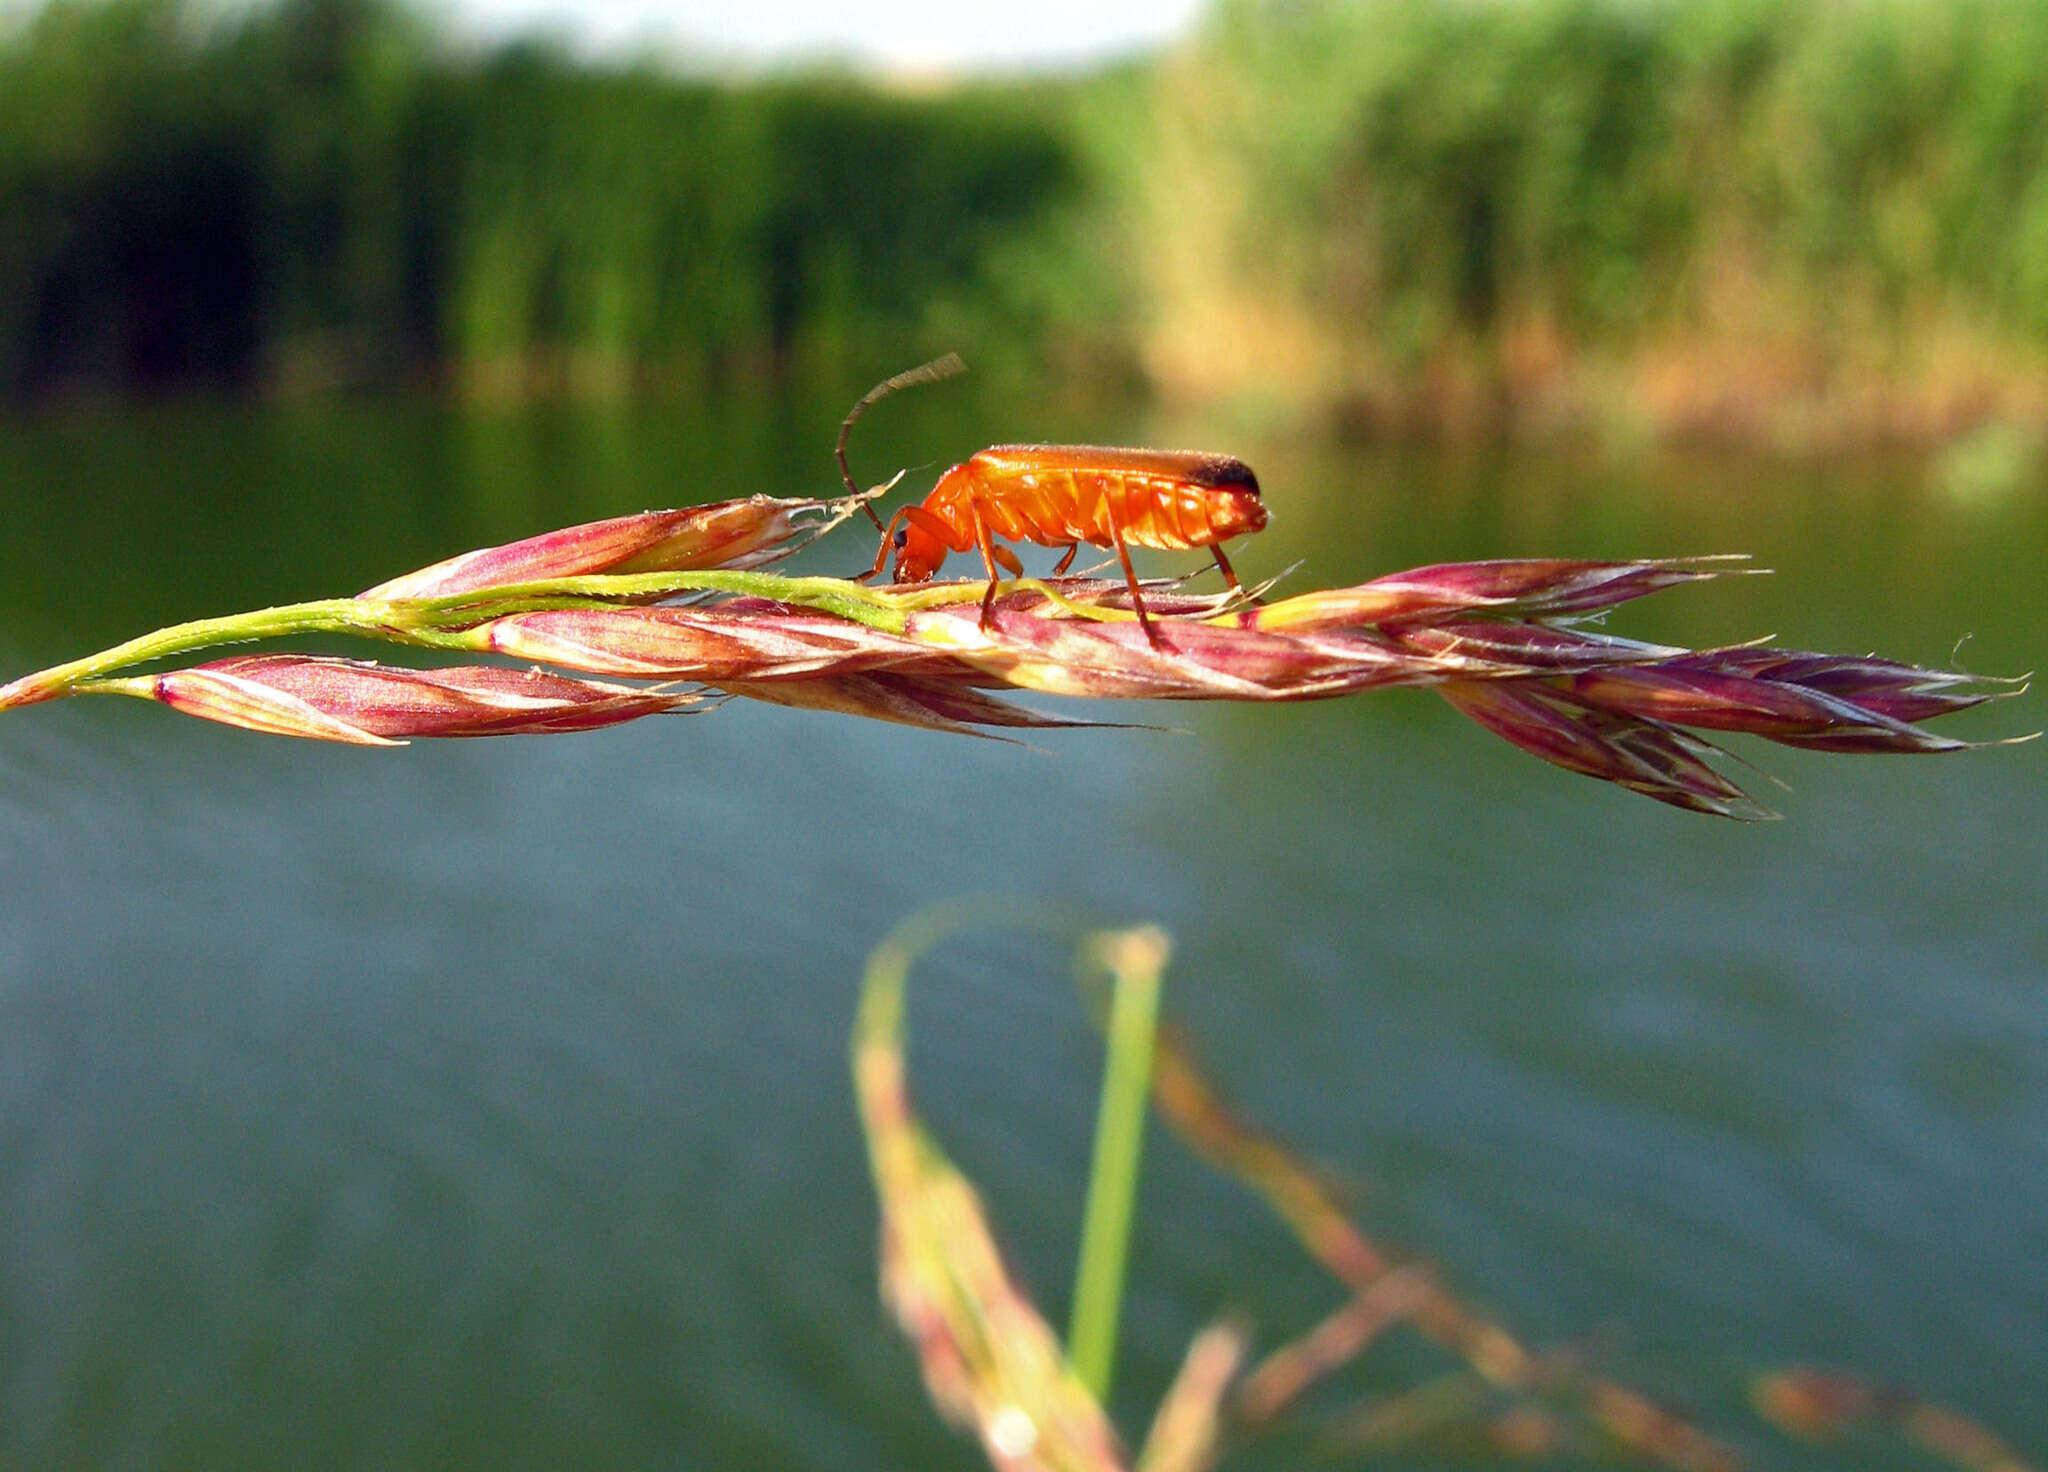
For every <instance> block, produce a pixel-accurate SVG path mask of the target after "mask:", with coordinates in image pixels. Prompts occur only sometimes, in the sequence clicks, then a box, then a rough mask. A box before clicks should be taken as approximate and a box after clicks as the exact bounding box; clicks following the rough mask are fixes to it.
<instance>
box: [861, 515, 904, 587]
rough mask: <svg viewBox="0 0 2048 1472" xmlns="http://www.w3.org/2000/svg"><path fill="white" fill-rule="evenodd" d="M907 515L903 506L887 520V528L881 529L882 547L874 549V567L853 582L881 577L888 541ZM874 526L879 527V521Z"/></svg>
mask: <svg viewBox="0 0 2048 1472" xmlns="http://www.w3.org/2000/svg"><path fill="white" fill-rule="evenodd" d="M909 514H910V508H909V507H908V506H904V507H901V508H900V509H898V511H897V512H896V514H895V515H894V516H892V517H890V518H889V524H888V526H886V527H883V528H882V545H881V546H879V547H877V548H876V549H875V565H874V566H873V567H871V568H869V569H868V570H867V571H866V572H864V573H862V574H861V575H860V576H859V577H857V578H855V579H854V581H855V582H856V583H864V582H866V581H867V580H868V579H869V578H872V577H879V576H881V572H882V565H883V564H884V563H886V562H887V561H888V560H889V550H890V549H889V539H890V538H891V537H893V536H895V535H896V528H897V527H898V526H899V525H901V524H902V521H903V518H904V517H906V516H908V515H909ZM876 525H877V526H880V525H881V523H880V521H879V520H877V522H876Z"/></svg>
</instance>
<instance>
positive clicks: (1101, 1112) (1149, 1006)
mask: <svg viewBox="0 0 2048 1472" xmlns="http://www.w3.org/2000/svg"><path fill="white" fill-rule="evenodd" d="M1092 953H1093V954H1092V957H1091V959H1093V960H1094V961H1096V962H1098V963H1099V964H1101V965H1102V966H1104V967H1105V968H1106V969H1107V970H1108V971H1109V973H1110V975H1111V977H1112V989H1111V994H1110V1007H1109V1027H1108V1034H1107V1056H1106V1060H1105V1064H1104V1067H1103V1075H1102V1097H1101V1101H1100V1103H1099V1105H1098V1107H1097V1110H1096V1116H1095V1150H1094V1157H1093V1159H1092V1161H1091V1163H1090V1166H1089V1173H1088V1198H1087V1203H1086V1205H1085V1207H1084V1209H1083V1214H1082V1219H1081V1251H1080V1260H1079V1263H1078V1265H1077V1267H1076V1269H1075V1275H1074V1311H1073V1319H1072V1322H1071V1325H1070V1327H1069V1330H1068V1333H1067V1357H1068V1359H1069V1360H1070V1361H1071V1362H1072V1364H1073V1367H1074V1373H1075V1374H1076V1375H1077V1376H1079V1377H1080V1380H1081V1383H1082V1384H1083V1385H1086V1386H1087V1387H1088V1388H1089V1390H1090V1391H1092V1392H1093V1393H1094V1395H1095V1397H1096V1398H1097V1399H1098V1400H1100V1401H1104V1402H1107V1401H1108V1399H1109V1388H1110V1381H1111V1377H1112V1374H1113V1371H1114V1368H1115V1361H1116V1336H1117V1324H1118V1319H1119V1317H1120V1314H1121V1311H1122V1307H1123V1290H1124V1264H1125V1261H1126V1259H1127V1258H1128V1255H1129V1249H1130V1236H1131V1211H1132V1206H1133V1203H1134V1202H1135V1200H1136V1198H1137V1193H1138V1169H1139V1165H1140V1162H1141V1159H1142V1156H1143V1153H1144V1144H1145V1117H1146V1114H1147V1101H1148V1096H1149V1093H1150V1089H1151V1081H1152V1045H1153V1037H1154V1035H1155V1033H1156V1032H1157V1030H1158V1021H1159V991H1160V983H1161V977H1162V975H1163V973H1164V971H1165V969H1166V954H1167V945H1166V936H1165V933H1164V932H1163V931H1159V930H1155V929H1150V928H1145V929H1139V930H1131V931H1124V932H1121V933H1119V934H1116V935H1111V936H1105V937H1102V938H1100V939H1099V940H1098V941H1097V943H1096V944H1095V946H1094V947H1092Z"/></svg>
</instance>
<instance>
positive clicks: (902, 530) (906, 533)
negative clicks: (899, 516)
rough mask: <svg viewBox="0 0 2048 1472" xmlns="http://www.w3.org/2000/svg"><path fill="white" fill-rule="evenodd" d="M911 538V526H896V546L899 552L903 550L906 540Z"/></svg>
mask: <svg viewBox="0 0 2048 1472" xmlns="http://www.w3.org/2000/svg"><path fill="white" fill-rule="evenodd" d="M909 540H910V528H909V527H907V526H899V527H897V528H896V536H895V546H896V550H897V551H898V552H901V551H902V550H903V544H904V543H905V542H907V541H909Z"/></svg>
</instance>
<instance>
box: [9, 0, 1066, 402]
mask: <svg viewBox="0 0 2048 1472" xmlns="http://www.w3.org/2000/svg"><path fill="white" fill-rule="evenodd" d="M205 17H206V12H204V11H202V9H201V8H200V7H197V6H190V5H184V4H181V3H179V0H111V3H59V4H56V5H53V6H51V7H49V8H48V9H46V10H44V11H42V12H40V13H39V14H38V15H37V16H36V17H35V18H34V19H33V20H32V21H30V22H29V23H27V24H25V25H24V26H23V27H22V28H21V29H20V30H19V31H18V32H17V33H16V34H14V35H13V36H11V37H9V38H7V39H6V41H5V42H4V44H0V220H4V221H5V222H6V224H5V229H4V234H0V391H4V392H5V393H6V394H8V395H9V396H12V397H14V398H16V399H21V398H36V397H40V396H45V395H48V394H52V393H65V392H70V391H76V390H81V389H83V390H107V389H111V390H116V391H119V390H149V389H155V388H160V387H166V386H183V385H207V386H219V387H228V388H249V387H258V386H266V387H267V386H282V387H286V388H291V387H321V386H326V385H332V384H336V383H352V382H363V381H370V382H385V381H390V380H393V379H397V380H400V381H405V380H408V379H413V378H427V379H434V378H445V379H447V380H449V381H451V382H455V383H459V384H465V385H468V386H470V387H473V388H478V389H482V390H485V391H493V390H504V389H511V390H527V389H533V388H540V389H551V388H557V387H568V388H572V389H576V390H583V391H591V392H598V393H610V392H614V391H619V390H624V389H630V388H634V387H638V386H645V385H649V384H654V385H660V384H663V383H671V382H675V383H682V384H687V385H694V384H698V383H702V382H705V381H708V380H716V379H720V378H727V377H734V376H746V377H760V376H764V375H771V374H775V375H781V374H788V373H791V372H794V371H805V370H817V371H825V372H830V371H833V370H834V369H835V368H838V367H840V366H841V363H842V360H845V359H856V360H861V361H863V362H865V360H867V359H871V358H877V355H878V354H880V355H881V356H880V357H879V359H878V360H879V361H892V362H893V361H894V360H895V359H896V358H898V357H900V356H901V354H902V353H903V352H904V351H905V350H906V348H905V343H906V342H911V343H917V342H933V343H940V342H952V341H957V340H959V339H960V338H961V337H963V336H968V335H971V336H973V337H974V338H975V339H976V340H977V341H980V340H983V339H988V338H999V339H1006V340H1015V339H1017V338H1018V337H1020V336H1022V337H1024V338H1027V339H1028V338H1031V337H1032V336H1033V335H1034V334H1039V333H1042V331H1043V323H1044V322H1045V321H1046V313H1045V311H1044V309H1043V306H1044V304H1043V303H1042V302H1041V301H1040V300H1039V299H1038V295H1037V294H1038V292H1039V291H1040V289H1041V286H1042V284H1043V280H1044V278H1043V276H1042V275H1036V276H1035V275H1034V274H1033V272H1032V271H1031V270H1030V269H1026V268H1025V267H1026V266H1027V265H1028V263H1029V261H1030V260H1031V259H1032V258H1033V256H1034V251H1033V246H1034V244H1038V245H1039V248H1038V249H1037V250H1036V251H1035V256H1036V258H1038V259H1049V258H1051V257H1053V256H1056V255H1059V254H1061V251H1060V250H1058V249H1054V248H1053V246H1054V245H1055V244H1056V242H1055V241H1054V237H1056V236H1057V235H1058V234H1059V233H1060V232H1061V231H1062V230H1063V229H1064V228H1066V226H1065V218H1064V212H1065V211H1066V210H1067V209H1068V208H1069V206H1070V205H1071V204H1072V203H1073V202H1074V201H1076V200H1077V199H1078V197H1079V194H1080V191H1081V179H1080V173H1079V168H1078V164H1077V162H1076V159H1075V156H1074V151H1073V149H1072V147H1071V145H1070V143H1069V142H1068V141H1067V139H1066V138H1065V137H1064V136H1063V132H1062V126H1061V124H1060V122H1059V120H1058V117H1057V113H1056V111H1055V107H1056V97H1054V96H1052V95H1050V94H1048V93H1047V91H1046V90H1045V89H1029V90H1027V89H1016V88H980V87H967V88H961V89H958V90H954V91H949V92H946V93H943V94H936V95H928V96H910V95H896V94H892V93H889V92H886V91H882V90H878V89H876V88H873V87H868V86H863V85H860V84H857V83H855V82H853V81H851V80H844V79H831V78H814V79H806V80H788V81H783V80H770V81H763V82H759V83H755V84H748V85H738V84H731V85H728V84H721V83H717V82H713V81H708V80H693V79H689V78H682V77H678V76H675V75H672V74H667V73H664V72H662V71H659V70H657V69H655V68H653V67H652V66H638V67H614V68H596V67H588V66H581V65H578V64H576V63H574V62H573V61H571V60H570V59H568V58H567V57H566V56H564V55H562V54H561V53H559V52H557V51H554V50H552V49H550V48H547V47H544V46H541V45H537V44H522V45H515V46H511V47H507V48H504V49H501V50H497V51H495V52H490V53H487V54H466V53H464V52H461V51H459V50H458V49H456V48H454V47H453V46H452V45H450V44H449V43H447V42H446V41H445V40H443V39H441V38H438V37H437V36H436V35H435V34H434V33H433V32H432V31H431V29H430V28H429V27H428V26H427V25H426V24H425V22H423V21H422V20H421V19H420V18H419V17H418V16H416V15H415V14H413V13H412V12H409V11H406V10H402V9H399V8H396V7H394V6H392V5H389V4H386V3H384V0H288V3H285V4H282V5H279V6H274V7H267V8H259V9H255V10H253V11H246V12H240V13H238V14H236V15H234V16H233V17H231V18H225V19H223V18H214V19H211V20H209V19H206V18H205ZM1055 90H1056V89H1055ZM1055 290H1056V294H1059V295H1063V296H1064V297H1065V298H1067V299H1068V300H1077V298H1076V290H1075V287H1074V286H1073V285H1071V284H1064V285H1059V286H1058V287H1056V289H1055ZM1081 295H1082V296H1085V292H1082V293H1081Z"/></svg>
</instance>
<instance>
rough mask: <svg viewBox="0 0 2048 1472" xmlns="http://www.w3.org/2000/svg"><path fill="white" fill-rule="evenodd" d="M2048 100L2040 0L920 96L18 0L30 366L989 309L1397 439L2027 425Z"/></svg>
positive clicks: (1245, 395) (4, 193)
mask: <svg viewBox="0 0 2048 1472" xmlns="http://www.w3.org/2000/svg"><path fill="white" fill-rule="evenodd" d="M2044 119H2048V0H1735V3H1711V4H1710V3H1704V0H1701V3H1675V0H1485V3H1469V0H1351V3H1345V0H1222V3H1220V4H1219V5H1217V7H1216V8H1215V9H1213V10H1212V12H1211V13H1210V15H1209V16H1208V17H1207V19H1206V21H1205V23H1204V25H1203V26H1202V27H1201V28H1200V30H1199V31H1198V33H1197V34H1196V35H1195V36H1194V37H1192V38H1191V39H1190V40H1189V41H1188V42H1186V43H1184V44H1183V45H1181V46H1180V47H1178V48H1176V49H1175V50H1173V51H1171V52H1169V53H1167V54H1165V55H1163V56H1160V57H1157V58H1154V59H1152V60H1149V61H1146V62H1143V63H1138V64H1132V65H1125V66H1122V67H1120V68H1116V69H1113V70H1109V71H1104V72H1099V73H1096V74H1092V75H1086V76H1081V77H1076V78H1071V79H1060V80H1046V79H1037V78H1033V79H1017V80H1009V81H985V82H974V83H963V84H959V85H954V86H945V87H939V86H929V87H924V88H920V89H908V88H904V87H893V86H889V85H885V84H882V83H878V82H875V81H871V80H863V79H859V78H856V77H850V76H828V75H806V76H787V77H785V76H770V77H761V78H751V79H732V78H711V77H702V76H687V75H681V74H679V73H678V72H677V71H676V70H675V69H674V68H673V67H668V68H664V67H660V66H657V65H655V64H653V63H651V62H650V63H646V64H638V65H610V66H596V65H590V64H584V63H579V62H576V61H574V60H572V59H570V58H569V57H567V56H566V55H564V54H562V53H560V52H558V51H555V50H552V49H550V48H549V47H547V46H544V45H540V44H536V43H524V44H519V45H514V46H510V47H506V48H501V49H498V50H494V51H478V50H473V49H472V50H465V49H463V48H461V47H458V46H456V45H455V44H454V43H452V42H451V41H450V40H448V39H447V38H446V37H444V36H441V35H439V34H438V33H437V32H436V31H435V29H434V27H433V26H432V25H431V24H430V23H429V21H427V20H426V19H424V18H423V16H422V14H421V13H418V12H415V11H412V10H409V9H405V8H401V7H400V6H399V5H397V4H396V3H394V0H286V3H283V4H279V5H273V6H269V7H261V8H256V9H253V10H235V11H231V12H220V11H217V10H209V9H205V8H202V7H201V6H199V5H197V4H187V3H182V0H60V3H58V4H55V5H52V6H50V7H49V8H47V9H45V10H43V11H41V12H39V13H37V14H36V15H35V16H34V17H32V18H31V19H29V20H26V21H24V22H21V23H19V24H18V25H17V26H16V27H15V29H14V30H13V31H12V32H11V33H9V34H7V35H6V36H4V37H0V394H4V395H5V396H7V397H9V398H12V399H14V400H16V401H22V400H35V399H38V398H45V397H49V396H53V395H58V396H61V395H66V394H70V393H75V392H80V391H84V392H106V391H112V392H125V391H137V390H144V391H146V390H153V389H159V388H166V387H178V388H183V387H189V386H211V387H222V388H229V389H250V390H257V389H260V390H285V391H291V390H302V389H316V388H323V387H332V386H337V385H348V384H354V383H387V382H393V381H396V382H401V383H418V384H426V385H434V386H447V387H452V388H456V389H460V390H463V391H466V392H470V393H476V394H485V395H497V394H510V395H519V394H525V393H531V392H535V391H541V392H554V391H565V390H566V391H569V392H574V393H581V394H593V395H600V396H610V395H615V394H619V393H624V392H631V391H638V390H644V389H649V388H655V389H660V388H683V389H697V388H703V387H717V386H721V385H725V384H729V383H742V384H756V383H764V382H772V381H782V380H787V379H788V378H790V377H792V376H798V375H802V376H807V377H817V376H820V375H822V376H824V378H826V379H831V380H839V379H849V380H851V379H858V378H859V377H861V375H864V374H872V373H875V372H877V371H878V370H886V369H888V368H892V367H896V366H901V364H902V363H904V362H906V361H909V360H910V359H911V358H912V357H914V356H915V355H917V354H921V353H927V352H934V351H939V350H943V349H946V348H958V349H960V350H962V351H963V352H966V353H967V354H968V355H969V356H970V357H971V358H972V359H974V360H975V362H976V364H977V366H978V367H982V368H984V369H991V368H992V369H994V370H995V371H997V372H998V373H1002V372H1004V371H1005V370H1006V369H1008V370H1010V371H1014V372H1016V373H1018V374H1020V375H1022V374H1029V375H1032V376H1034V377H1035V378H1036V379H1038V380H1042V381H1050V380H1058V381H1061V382H1080V383H1097V382H1106V381H1112V380H1113V381H1118V382H1136V381H1142V382H1144V383H1145V384H1147V385H1149V386H1150V387H1152V388H1154V389H1155V390H1158V391H1160V392H1162V393H1164V394H1166V395H1168V396H1169V397H1177V398H1181V399H1185V400H1190V401H1197V402H1214V401H1218V400H1225V399H1228V400H1236V401H1240V402H1244V403H1248V404H1253V405H1258V404H1270V405H1273V406H1276V407H1280V408H1284V409H1285V410H1286V411H1288V412H1290V413H1297V414H1298V413H1299V412H1300V411H1302V410H1303V409H1307V410H1309V411H1311V412H1314V413H1318V414H1322V415H1325V416H1328V417H1330V418H1333V419H1337V420H1340V421H1342V422H1346V423H1350V424H1353V425H1358V426H1364V427H1369V428H1375V429H1389V428H1391V429H1396V430H1413V429H1426V430H1434V431H1444V430H1449V431H1463V430H1494V429H1500V428H1509V429H1531V430H1537V431H1545V432H1548V431H1557V430H1563V431H1567V432H1570V431H1573V430H1576V429H1578V428H1580V427H1582V426H1585V425H1588V424H1591V425H1595V426H1597V427H1599V428H1600V429H1601V430H1602V431H1603V432H1612V431H1614V430H1616V429H1617V428H1618V429H1620V430H1621V431H1623V432H1625V433H1641V434H1643V435H1645V436H1662V437H1670V436H1677V437H1684V436H1688V435H1691V436H1696V437H1709V438H1732V439H1738V440H1743V441H1759V440H1761V441H1768V442H1775V443H1790V444H1797V445H1821V446H1827V445H1838V444H1842V443H1856V444H1862V443H1869V442H1871V441H1874V440H1887V439H1910V440H1923V441H1925V440H1941V439H1948V438H1953V437H1954V436H1956V435H1959V434H1962V433H1966V432H1969V431H1971V430H1974V429H1977V428H1980V427H1981V426H1982V425H1984V424H1986V423H2001V424H2019V425H2038V424H2040V423H2042V422H2044V420H2048V127H2044V126H2043V120H2044ZM2030 432H2031V431H2030Z"/></svg>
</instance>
